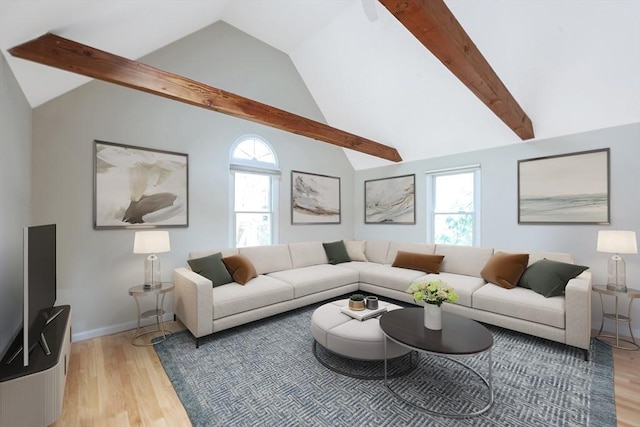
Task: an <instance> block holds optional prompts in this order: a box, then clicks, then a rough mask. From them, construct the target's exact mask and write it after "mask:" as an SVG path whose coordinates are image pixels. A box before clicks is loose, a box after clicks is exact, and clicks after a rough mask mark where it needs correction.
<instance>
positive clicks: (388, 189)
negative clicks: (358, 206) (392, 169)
mask: <svg viewBox="0 0 640 427" xmlns="http://www.w3.org/2000/svg"><path fill="white" fill-rule="evenodd" d="M364 222H365V224H415V223H416V176H415V174H411V175H401V176H394V177H391V178H380V179H372V180H368V181H365V182H364Z"/></svg>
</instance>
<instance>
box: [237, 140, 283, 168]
mask: <svg viewBox="0 0 640 427" xmlns="http://www.w3.org/2000/svg"><path fill="white" fill-rule="evenodd" d="M233 157H234V158H236V159H243V160H255V161H259V162H264V163H274V164H275V162H276V159H275V157H274V155H273V153H272V152H271V149H270V148H269V147H268V146H267V144H265V143H264V142H262V141H260V140H259V139H253V138H252V139H246V140H244V141H242V142H241V143H240V144H238V146H237V147H236V149H235V151H234V152H233Z"/></svg>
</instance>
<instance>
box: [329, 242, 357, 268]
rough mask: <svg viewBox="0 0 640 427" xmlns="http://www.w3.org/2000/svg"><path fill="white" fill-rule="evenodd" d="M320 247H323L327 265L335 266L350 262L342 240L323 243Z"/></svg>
mask: <svg viewBox="0 0 640 427" xmlns="http://www.w3.org/2000/svg"><path fill="white" fill-rule="evenodd" d="M322 246H323V247H324V251H325V252H326V253H327V258H328V259H329V264H334V265H335V264H341V263H343V262H349V261H351V258H349V254H348V253H347V248H346V247H345V245H344V242H343V241H342V240H338V241H337V242H328V243H323V244H322Z"/></svg>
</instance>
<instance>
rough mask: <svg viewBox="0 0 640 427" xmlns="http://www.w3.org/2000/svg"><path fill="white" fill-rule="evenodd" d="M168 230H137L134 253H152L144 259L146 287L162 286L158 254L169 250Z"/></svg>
mask: <svg viewBox="0 0 640 427" xmlns="http://www.w3.org/2000/svg"><path fill="white" fill-rule="evenodd" d="M170 250H171V245H170V243H169V232H168V231H136V235H135V238H134V240H133V253H134V254H150V255H149V256H148V257H147V258H146V259H145V260H144V286H145V288H157V287H160V286H162V279H161V277H160V259H159V258H158V256H157V255H156V254H157V253H161V252H169V251H170Z"/></svg>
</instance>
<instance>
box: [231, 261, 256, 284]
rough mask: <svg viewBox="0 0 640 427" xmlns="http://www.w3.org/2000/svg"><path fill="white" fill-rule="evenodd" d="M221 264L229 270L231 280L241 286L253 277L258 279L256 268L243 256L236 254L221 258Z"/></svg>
mask: <svg viewBox="0 0 640 427" xmlns="http://www.w3.org/2000/svg"><path fill="white" fill-rule="evenodd" d="M222 262H224V265H225V266H226V267H227V270H229V273H230V274H231V277H233V280H234V281H235V282H237V283H240V284H241V285H244V284H245V283H247V282H248V281H249V280H251V279H253V278H254V277H258V273H256V268H255V267H254V266H253V264H252V263H251V261H249V258H247V257H246V256H244V255H241V254H238V255H232V256H229V257H226V258H222Z"/></svg>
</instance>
